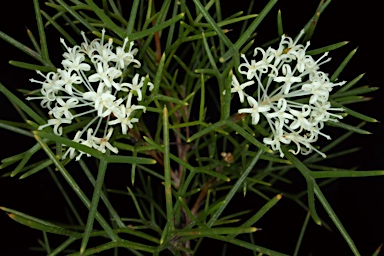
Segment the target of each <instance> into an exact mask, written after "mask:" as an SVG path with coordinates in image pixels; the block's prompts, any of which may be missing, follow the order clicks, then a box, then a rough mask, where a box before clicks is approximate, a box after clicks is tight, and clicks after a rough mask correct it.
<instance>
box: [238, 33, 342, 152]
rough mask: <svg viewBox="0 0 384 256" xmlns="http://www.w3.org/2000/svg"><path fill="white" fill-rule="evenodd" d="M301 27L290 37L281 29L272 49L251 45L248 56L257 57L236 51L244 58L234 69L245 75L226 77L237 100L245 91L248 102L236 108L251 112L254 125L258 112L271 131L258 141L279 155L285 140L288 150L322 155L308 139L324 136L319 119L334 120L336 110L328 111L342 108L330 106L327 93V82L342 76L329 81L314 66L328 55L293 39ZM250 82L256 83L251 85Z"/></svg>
mask: <svg viewBox="0 0 384 256" xmlns="http://www.w3.org/2000/svg"><path fill="white" fill-rule="evenodd" d="M303 33H304V32H303V31H301V33H300V35H299V36H298V37H297V38H296V40H295V41H294V40H293V39H292V38H290V37H287V36H285V35H283V36H282V37H281V41H280V44H279V46H278V48H277V49H274V48H272V47H269V48H268V49H267V50H263V49H261V48H255V50H254V55H253V57H258V58H257V59H256V58H253V59H251V60H248V59H247V58H246V57H245V55H242V56H241V57H242V58H243V59H244V61H245V63H242V64H240V66H239V67H238V71H239V73H240V74H242V75H244V76H246V78H247V80H248V81H247V82H245V83H243V84H242V85H240V84H239V82H238V80H237V78H235V76H233V77H232V86H233V88H232V89H231V93H238V94H239V98H240V102H241V103H243V102H244V97H247V101H248V105H250V106H251V108H242V109H239V110H238V113H248V114H251V119H252V121H251V122H252V124H253V125H257V124H258V123H259V120H260V119H261V118H263V117H264V118H265V119H266V120H267V123H268V125H269V127H270V130H271V135H270V137H268V138H264V139H263V142H264V143H265V144H267V145H270V146H271V148H272V149H273V150H274V151H279V153H280V157H284V154H283V152H282V150H281V144H286V145H288V144H291V143H293V144H294V145H296V150H292V149H291V150H290V152H292V153H294V154H298V153H301V154H304V155H306V154H309V153H311V152H312V151H316V152H317V153H319V154H320V155H321V156H323V157H325V154H324V153H322V152H320V151H319V150H318V149H316V148H315V147H314V146H313V145H312V144H313V143H315V142H316V141H317V139H318V137H319V135H321V136H322V137H325V138H327V139H330V137H329V136H328V135H326V134H324V133H323V132H321V130H322V128H323V127H324V123H325V122H327V121H332V122H337V121H338V120H337V119H340V118H342V116H341V115H340V114H335V113H334V112H335V111H336V112H342V111H344V110H343V109H342V108H332V107H331V104H330V102H329V95H330V92H331V91H332V90H333V87H335V86H341V85H343V84H344V83H345V81H343V82H338V83H333V82H331V81H330V79H329V77H328V75H327V74H325V73H324V72H322V71H320V70H319V69H320V66H321V65H322V64H324V63H326V62H328V61H329V60H330V58H326V57H327V56H328V52H326V53H324V54H323V55H322V56H321V57H320V58H319V59H317V60H314V59H313V57H312V56H310V55H307V54H306V50H307V48H308V47H309V45H310V43H309V42H308V43H307V44H306V46H304V45H301V44H298V40H299V39H300V37H301V36H302V35H303ZM253 84H255V86H256V87H253V86H251V85H253ZM247 86H251V87H249V88H247V92H252V93H251V95H248V94H247V93H246V92H245V91H244V88H245V87H247ZM252 87H253V88H254V89H253V90H252V89H251V88H252ZM256 99H257V100H256ZM262 116H263V117H262Z"/></svg>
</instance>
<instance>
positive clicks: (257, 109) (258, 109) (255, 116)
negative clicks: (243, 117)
mask: <svg viewBox="0 0 384 256" xmlns="http://www.w3.org/2000/svg"><path fill="white" fill-rule="evenodd" d="M247 101H248V104H249V105H250V106H251V107H252V108H243V109H239V110H238V111H237V112H238V113H239V114H242V113H250V114H251V116H252V124H253V125H256V124H258V123H259V119H260V113H262V112H267V111H269V110H270V109H271V107H270V106H269V105H265V106H263V105H260V106H259V104H258V103H257V101H256V100H255V99H254V98H252V97H251V96H248V97H247Z"/></svg>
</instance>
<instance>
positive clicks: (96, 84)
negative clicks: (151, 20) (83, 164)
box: [27, 29, 154, 160]
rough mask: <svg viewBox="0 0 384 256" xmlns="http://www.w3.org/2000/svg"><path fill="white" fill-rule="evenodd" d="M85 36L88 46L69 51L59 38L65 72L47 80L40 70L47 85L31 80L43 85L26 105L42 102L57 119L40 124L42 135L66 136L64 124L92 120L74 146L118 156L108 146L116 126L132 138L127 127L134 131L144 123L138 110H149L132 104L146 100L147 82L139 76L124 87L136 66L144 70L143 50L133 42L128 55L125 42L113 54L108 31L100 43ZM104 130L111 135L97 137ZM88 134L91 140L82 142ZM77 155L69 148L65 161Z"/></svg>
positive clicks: (88, 138) (125, 40)
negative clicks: (129, 71) (48, 129)
mask: <svg viewBox="0 0 384 256" xmlns="http://www.w3.org/2000/svg"><path fill="white" fill-rule="evenodd" d="M81 34H82V36H83V39H84V42H83V43H81V45H80V46H79V45H76V46H74V47H68V46H67V45H66V43H65V41H64V40H63V39H60V42H61V43H62V44H63V45H64V47H65V49H66V52H65V53H64V54H63V58H64V59H63V60H62V62H61V64H62V68H61V69H60V68H59V69H57V72H49V73H48V74H46V75H44V74H43V73H41V72H40V71H37V73H38V74H39V75H40V76H42V77H43V79H44V80H43V81H38V80H35V79H31V80H30V81H31V82H34V83H38V84H39V85H40V86H41V89H40V93H41V95H36V96H30V97H28V98H27V100H35V99H37V100H41V105H42V107H44V108H48V110H49V111H48V112H49V114H50V115H52V116H53V118H51V119H49V120H48V122H47V124H45V125H41V126H40V127H39V130H41V129H43V128H45V127H47V126H53V131H54V133H55V134H56V135H58V136H61V135H62V132H63V128H62V125H63V124H71V123H72V122H73V121H74V120H76V121H78V119H77V118H79V117H81V116H85V115H90V116H91V118H89V117H87V118H85V119H84V120H89V121H88V123H86V124H85V126H84V127H83V129H80V130H79V131H77V132H76V135H75V136H74V139H73V141H75V142H78V143H81V144H83V145H85V146H87V147H91V148H95V149H97V150H99V151H101V152H103V153H104V152H106V149H109V150H111V151H112V152H114V153H118V150H117V148H115V147H113V146H112V145H111V144H110V142H109V140H110V138H111V136H112V133H113V127H110V126H112V125H117V124H121V127H122V133H123V134H127V132H128V128H129V129H132V128H133V124H134V123H137V122H139V118H138V117H134V115H135V114H134V113H135V111H136V110H139V109H140V110H143V111H144V112H145V110H146V108H145V107H144V106H141V105H135V104H133V100H135V101H136V102H140V101H142V100H143V97H144V96H143V95H145V91H143V84H144V81H145V77H140V76H139V74H135V73H133V74H129V76H131V75H132V76H133V79H132V84H131V83H127V82H124V80H125V77H123V72H124V71H126V70H127V66H128V65H130V64H131V63H133V64H134V65H133V67H136V68H137V67H140V66H141V64H140V62H139V61H138V60H137V59H135V55H136V53H137V52H138V49H133V46H134V42H130V43H129V49H128V51H126V50H125V48H126V45H127V43H128V38H125V39H124V44H123V46H122V47H120V46H118V47H117V48H116V51H114V49H113V40H112V38H109V40H108V42H104V37H105V30H104V29H103V30H102V36H101V38H100V39H95V40H93V41H92V42H89V40H88V39H87V38H86V36H85V34H84V33H83V32H82V33H81ZM124 76H125V75H124ZM147 84H148V85H149V89H150V90H151V89H153V87H154V86H153V84H152V83H151V82H149V81H148V82H147ZM127 88H129V90H128V89H127ZM132 92H135V95H137V97H135V98H133V97H134V94H133V93H132ZM125 101H126V103H124V102H125ZM52 104H54V105H52ZM80 121H82V120H81V119H80ZM102 125H105V128H104V129H103V130H104V132H105V131H108V133H107V134H105V133H104V135H103V137H98V133H99V128H100V127H101V126H102ZM92 127H95V128H92ZM85 133H86V136H87V139H86V140H85V139H83V138H82V135H83V134H85ZM76 152H77V151H76V150H75V149H74V148H71V147H70V148H68V149H67V150H66V151H65V152H64V154H63V156H62V157H63V159H64V158H66V157H68V156H69V157H70V158H71V159H72V158H74V157H75V153H76ZM83 154H84V152H82V151H80V152H79V154H78V156H77V157H76V160H79V159H80V158H81V156H82V155H83ZM87 156H90V155H89V154H87Z"/></svg>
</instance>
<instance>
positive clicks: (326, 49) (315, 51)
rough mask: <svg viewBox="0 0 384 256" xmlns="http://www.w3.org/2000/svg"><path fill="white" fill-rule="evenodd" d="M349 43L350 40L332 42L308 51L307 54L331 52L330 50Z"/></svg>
mask: <svg viewBox="0 0 384 256" xmlns="http://www.w3.org/2000/svg"><path fill="white" fill-rule="evenodd" d="M348 43H349V41H343V42H340V43H336V44H331V45H328V46H324V47H321V48H318V49H315V50H310V51H307V52H306V54H307V55H317V54H320V53H324V52H330V51H332V50H335V49H337V48H340V47H342V46H344V45H346V44H348Z"/></svg>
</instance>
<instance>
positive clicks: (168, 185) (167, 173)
mask: <svg viewBox="0 0 384 256" xmlns="http://www.w3.org/2000/svg"><path fill="white" fill-rule="evenodd" d="M168 122H169V120H168V109H167V107H166V106H164V108H163V141H164V189H165V204H166V210H167V224H168V228H169V231H173V230H174V229H175V226H174V213H173V204H172V179H171V160H170V146H169V128H168V125H169V123H168Z"/></svg>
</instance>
